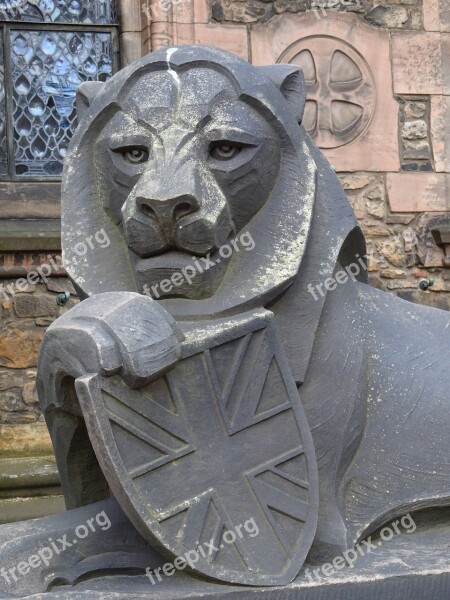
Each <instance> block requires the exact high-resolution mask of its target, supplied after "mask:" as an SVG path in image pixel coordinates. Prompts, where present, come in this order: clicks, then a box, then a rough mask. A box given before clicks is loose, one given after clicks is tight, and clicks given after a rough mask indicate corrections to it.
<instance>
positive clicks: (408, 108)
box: [404, 102, 427, 119]
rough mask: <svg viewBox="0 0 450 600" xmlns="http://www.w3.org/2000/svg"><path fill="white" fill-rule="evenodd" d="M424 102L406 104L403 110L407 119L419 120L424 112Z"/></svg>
mask: <svg viewBox="0 0 450 600" xmlns="http://www.w3.org/2000/svg"><path fill="white" fill-rule="evenodd" d="M426 108H427V107H426V104H425V102H407V103H406V104H405V108H404V114H405V117H406V118H407V119H420V118H421V117H423V116H424V114H425V111H426Z"/></svg>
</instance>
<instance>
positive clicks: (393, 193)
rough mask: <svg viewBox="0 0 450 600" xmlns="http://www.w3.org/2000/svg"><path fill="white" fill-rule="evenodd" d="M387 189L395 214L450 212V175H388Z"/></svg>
mask: <svg viewBox="0 0 450 600" xmlns="http://www.w3.org/2000/svg"><path fill="white" fill-rule="evenodd" d="M386 187H387V192H388V198H389V205H390V207H391V210H392V211H393V212H443V211H448V210H449V194H450V175H447V174H444V173H388V174H387V176H386Z"/></svg>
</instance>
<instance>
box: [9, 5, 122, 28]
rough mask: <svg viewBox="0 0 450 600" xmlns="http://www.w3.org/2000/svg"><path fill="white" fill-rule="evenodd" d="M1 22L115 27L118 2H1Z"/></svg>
mask: <svg viewBox="0 0 450 600" xmlns="http://www.w3.org/2000/svg"><path fill="white" fill-rule="evenodd" d="M0 21H28V22H31V23H44V22H45V23H96V24H113V23H117V10H116V0H0Z"/></svg>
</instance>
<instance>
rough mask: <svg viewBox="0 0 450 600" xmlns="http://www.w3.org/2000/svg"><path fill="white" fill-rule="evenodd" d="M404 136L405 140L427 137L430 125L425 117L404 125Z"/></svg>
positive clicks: (402, 132)
mask: <svg viewBox="0 0 450 600" xmlns="http://www.w3.org/2000/svg"><path fill="white" fill-rule="evenodd" d="M401 134H402V138H404V139H405V140H418V139H422V138H426V137H427V134H428V126H427V124H426V122H425V121H424V120H423V119H419V120H417V121H407V122H406V123H405V124H404V125H403V127H402V131H401Z"/></svg>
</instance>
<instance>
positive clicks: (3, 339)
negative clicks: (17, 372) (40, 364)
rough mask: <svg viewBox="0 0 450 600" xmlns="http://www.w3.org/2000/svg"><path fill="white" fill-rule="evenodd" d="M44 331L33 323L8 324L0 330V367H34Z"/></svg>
mask: <svg viewBox="0 0 450 600" xmlns="http://www.w3.org/2000/svg"><path fill="white" fill-rule="evenodd" d="M43 334H44V331H43V330H42V329H38V328H35V327H34V323H33V322H32V323H31V324H30V323H28V322H16V323H10V324H8V326H6V327H2V329H1V330H0V366H2V367H9V368H11V369H23V368H27V367H35V366H36V362H37V356H38V353H39V348H40V345H41V342H42V337H43Z"/></svg>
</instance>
